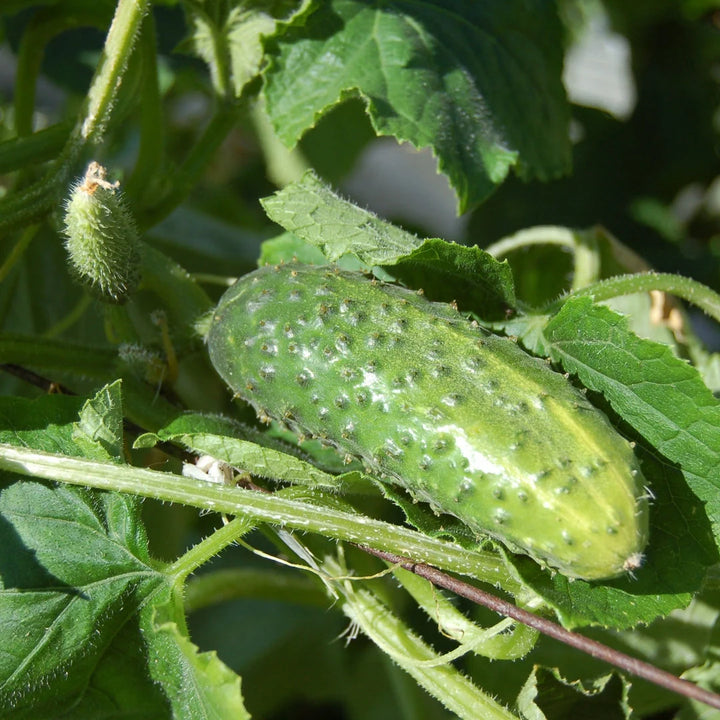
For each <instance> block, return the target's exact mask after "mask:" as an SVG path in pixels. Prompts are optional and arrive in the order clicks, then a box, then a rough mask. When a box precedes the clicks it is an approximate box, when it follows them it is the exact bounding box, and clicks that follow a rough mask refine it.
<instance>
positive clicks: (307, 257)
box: [258, 232, 326, 267]
mask: <svg viewBox="0 0 720 720" xmlns="http://www.w3.org/2000/svg"><path fill="white" fill-rule="evenodd" d="M294 260H295V261H297V262H301V263H305V264H307V265H322V264H323V263H324V262H325V260H326V259H325V256H324V255H323V254H322V251H321V250H320V249H319V248H318V247H316V246H315V245H311V244H310V243H308V242H305V240H301V239H300V238H299V237H298V236H297V235H295V234H293V233H291V232H284V233H280V235H276V236H275V237H274V238H270V239H269V240H265V242H264V243H263V244H262V247H261V249H260V258H259V260H258V265H259V266H261V267H262V266H263V265H279V264H281V263H284V262H293V261H294Z"/></svg>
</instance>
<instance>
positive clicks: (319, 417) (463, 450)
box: [208, 264, 648, 580]
mask: <svg viewBox="0 0 720 720" xmlns="http://www.w3.org/2000/svg"><path fill="white" fill-rule="evenodd" d="M208 345H209V351H210V358H211V360H212V362H213V365H214V366H215V368H216V370H217V371H218V372H219V373H220V375H221V376H222V377H223V379H224V380H225V381H226V382H227V383H228V385H229V386H230V387H231V388H232V389H233V390H234V391H235V393H236V394H237V395H239V396H240V397H242V398H244V399H245V400H247V401H248V402H250V403H251V404H252V405H253V406H254V407H255V409H256V411H257V412H258V413H259V415H260V416H261V417H262V418H273V419H276V420H280V421H282V422H285V423H287V424H288V425H289V426H290V427H292V428H293V429H295V430H296V431H297V432H299V433H302V434H304V435H309V436H317V437H320V438H323V439H326V440H327V441H329V442H330V443H332V444H333V445H334V446H335V447H336V448H338V449H339V450H340V451H342V452H345V453H347V454H350V455H354V456H357V457H359V458H361V459H362V460H363V461H364V462H365V463H366V465H368V466H369V467H370V468H371V469H372V470H373V471H374V472H376V473H378V474H379V475H380V477H382V478H383V479H384V481H385V482H390V483H394V484H398V485H401V486H403V487H405V488H407V489H408V490H409V491H410V492H411V493H412V495H413V496H414V497H415V498H417V499H419V500H422V501H426V502H429V503H431V505H432V507H433V508H435V509H436V510H439V511H442V512H443V513H449V514H450V515H454V516H455V517H457V518H459V519H460V520H462V521H463V522H464V523H465V524H466V525H467V526H469V527H470V528H472V529H473V530H475V531H476V532H478V533H486V534H489V535H492V536H493V537H495V538H498V539H500V540H501V541H503V542H504V543H505V544H506V545H507V546H508V547H509V548H510V549H512V550H514V551H518V552H524V553H527V554H528V555H530V556H532V557H533V558H535V559H536V560H538V561H539V562H541V563H544V564H545V563H546V564H547V565H549V566H551V567H554V568H557V569H559V570H560V571H561V572H562V573H564V574H565V575H568V576H570V577H576V578H585V579H588V580H594V579H602V578H609V577H613V576H616V575H620V574H622V573H623V572H625V571H628V570H633V569H635V568H637V567H638V566H639V565H640V562H641V560H642V554H641V553H642V551H643V549H644V547H645V544H646V542H647V535H648V517H647V516H648V508H647V500H646V498H645V490H644V487H643V482H644V481H643V479H642V476H641V474H640V471H639V468H638V465H637V462H636V459H635V456H634V454H633V450H632V447H631V446H630V444H629V443H628V442H627V441H626V440H625V439H623V438H622V437H621V436H620V435H619V434H618V433H617V432H616V431H615V430H614V429H613V427H612V426H611V425H610V423H609V421H608V420H607V418H606V417H605V415H604V414H603V413H602V412H601V411H600V410H598V409H596V408H595V407H594V406H592V405H591V404H590V403H589V402H588V401H587V399H586V398H585V396H584V395H583V394H582V393H581V392H579V391H578V390H577V389H576V388H575V387H574V386H573V385H572V384H571V383H570V382H569V380H568V379H567V378H565V377H563V376H562V375H560V374H558V373H556V372H554V371H553V370H552V369H550V368H549V367H548V366H547V364H546V363H545V362H543V361H541V360H538V359H536V358H533V357H531V356H529V355H528V354H527V353H525V352H524V351H523V350H522V349H520V348H519V347H518V346H517V344H516V343H514V342H512V341H511V340H509V339H507V338H502V337H499V336H496V335H493V334H489V333H486V332H484V331H482V330H481V329H480V328H479V327H477V325H476V324H474V323H470V322H469V321H468V320H466V319H465V318H463V317H462V316H461V315H460V314H459V313H458V312H457V311H456V310H454V309H453V308H451V307H450V306H448V305H442V304H438V303H433V302H430V301H428V300H426V299H425V298H424V297H422V296H421V295H419V294H418V293H415V292H412V291H410V290H406V289H404V288H400V287H397V286H394V285H389V284H384V283H380V282H377V281H375V280H373V281H370V280H368V279H367V278H366V277H365V276H363V275H361V274H359V273H348V272H342V271H339V270H336V269H332V268H327V267H312V266H305V265H299V264H289V265H282V266H277V267H264V268H261V269H260V270H257V271H255V272H253V273H251V274H249V275H246V276H245V277H243V278H241V279H240V280H239V281H238V282H237V283H236V284H235V285H233V287H231V288H230V289H229V290H228V291H227V292H226V293H225V295H224V296H223V297H222V298H221V300H220V303H219V304H218V307H217V309H216V311H215V315H214V318H213V321H212V325H211V329H210V333H209V336H208Z"/></svg>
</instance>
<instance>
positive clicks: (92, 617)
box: [0, 381, 247, 720]
mask: <svg viewBox="0 0 720 720" xmlns="http://www.w3.org/2000/svg"><path fill="white" fill-rule="evenodd" d="M81 402H82V401H81V399H79V398H74V397H73V398H68V397H66V396H62V395H48V396H44V397H42V398H39V399H38V400H35V401H29V400H21V399H17V398H0V418H1V419H2V421H5V425H6V427H11V428H12V429H1V430H0V438H2V441H3V442H7V443H11V444H13V445H18V446H21V447H27V446H30V447H33V448H36V449H43V450H47V451H51V452H60V453H62V454H66V455H78V454H82V455H85V456H87V457H89V458H91V459H93V458H97V456H98V455H99V456H101V459H104V460H108V459H109V460H115V459H116V457H117V456H116V455H115V452H119V450H120V448H121V444H120V442H121V429H122V413H121V398H120V383H119V381H118V382H116V383H113V384H112V385H109V386H107V387H105V388H103V389H102V390H101V391H100V392H98V393H97V395H96V396H95V397H94V398H92V399H90V400H88V401H87V402H86V403H85V404H84V405H83V406H82V408H81V407H80V403H81ZM78 411H79V412H80V420H79V421H77V422H75V420H76V418H77V417H78ZM78 440H79V442H78ZM58 457H60V456H58ZM0 547H2V548H3V552H2V553H0V632H3V633H4V637H5V638H6V641H5V642H4V645H3V650H2V652H0V717H6V716H8V715H7V713H10V712H12V717H13V718H18V720H21V719H22V718H28V720H41V719H43V718H48V720H50V719H51V718H52V719H54V718H57V717H61V716H62V715H63V713H65V712H67V713H68V716H72V717H73V718H78V719H80V718H87V720H96V718H98V717H109V716H112V717H128V718H132V717H157V718H165V717H170V708H172V712H173V717H192V718H208V717H230V716H231V717H239V718H243V717H247V714H246V713H245V710H244V708H243V705H242V699H241V697H240V691H239V682H240V681H239V678H238V677H237V676H236V675H235V674H234V673H232V672H231V671H230V670H228V669H227V668H224V666H221V663H220V661H219V660H217V659H216V658H212V657H210V656H203V655H198V654H197V653H195V652H194V651H192V652H191V646H190V643H189V641H188V640H187V638H186V637H183V636H182V634H181V631H180V630H178V629H176V630H175V631H174V632H173V633H171V635H170V637H169V638H168V633H167V627H166V626H167V624H168V623H170V622H171V617H170V615H169V614H168V613H167V612H166V614H165V616H164V618H165V619H164V620H163V623H164V625H163V626H162V627H156V625H155V624H154V623H155V620H154V617H155V615H154V614H155V611H156V608H157V606H158V605H167V604H168V603H170V602H171V601H172V605H173V607H174V608H175V615H174V616H173V617H172V622H174V623H175V625H176V626H177V628H182V629H183V631H184V628H185V621H184V615H183V612H182V598H181V594H180V593H179V589H178V588H177V586H176V583H175V578H174V577H172V576H169V575H166V574H165V573H163V572H162V571H161V570H160V569H159V568H158V567H157V566H156V565H155V563H153V561H152V560H151V559H150V557H149V555H148V550H147V538H146V535H145V530H144V527H143V525H142V523H141V520H140V501H139V500H138V499H137V498H133V497H131V496H128V495H122V494H118V493H111V492H103V491H92V490H87V489H84V488H75V487H68V486H64V485H61V486H58V487H48V486H47V485H45V484H44V483H40V482H35V481H31V480H24V479H20V480H19V479H18V477H17V476H16V475H13V474H11V473H2V474H0ZM20 627H22V628H23V631H22V632H18V628H20ZM168 663H170V664H171V665H172V666H171V667H170V666H169V665H168ZM178 687H179V688H180V690H178ZM188 708H192V713H190V711H189V710H188Z"/></svg>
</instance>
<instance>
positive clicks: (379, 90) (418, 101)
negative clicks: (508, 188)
mask: <svg viewBox="0 0 720 720" xmlns="http://www.w3.org/2000/svg"><path fill="white" fill-rule="evenodd" d="M277 42H278V45H277V47H273V48H269V52H271V53H272V54H273V55H274V58H273V62H272V63H271V65H270V67H269V69H268V70H267V71H266V73H265V80H266V84H265V97H266V100H267V109H268V113H269V115H270V117H271V119H272V121H273V123H274V125H275V127H276V130H277V132H278V135H279V136H280V138H281V139H282V140H283V141H284V142H285V143H286V144H287V145H288V146H292V145H294V144H295V143H296V142H297V141H298V139H299V138H300V137H301V136H302V134H303V133H304V132H305V131H306V130H307V129H309V128H311V127H313V126H314V125H315V123H316V122H317V120H318V118H319V117H320V116H321V115H323V114H324V113H325V112H327V111H328V110H329V109H330V108H332V107H333V106H334V105H336V104H337V103H339V102H341V101H342V100H344V99H345V98H348V97H353V96H359V97H360V98H361V99H362V100H363V101H364V102H365V104H366V107H367V112H368V114H369V116H370V120H371V122H372V125H373V127H374V129H375V132H376V133H377V134H378V135H393V136H395V137H396V138H397V139H398V140H400V141H409V142H411V143H412V144H413V145H414V146H415V147H418V148H422V147H430V148H432V150H433V152H434V153H435V155H436V156H437V157H438V160H439V168H440V171H441V172H443V173H445V174H447V175H448V177H449V178H450V181H451V184H452V185H453V187H454V188H455V190H456V193H457V195H458V198H459V207H460V211H461V212H464V211H465V210H467V209H469V208H471V207H472V206H474V205H476V204H477V203H479V202H480V201H482V200H483V199H484V198H485V197H487V196H488V195H489V194H490V193H491V192H492V191H493V189H494V187H495V185H496V184H498V183H500V182H502V181H503V179H504V178H505V177H506V175H507V174H508V171H509V169H510V168H511V167H516V168H517V169H518V170H519V172H520V173H521V174H522V175H523V176H526V177H531V176H534V177H538V178H541V179H549V178H552V177H555V176H557V175H559V174H561V173H565V172H567V171H568V169H569V166H570V145H569V139H568V121H569V112H568V107H567V103H566V100H565V93H564V90H563V87H562V83H561V72H562V47H563V42H562V33H561V29H560V24H559V22H558V19H557V16H556V12H555V7H554V4H552V3H546V2H542V1H538V0H534V1H532V2H521V0H491V1H490V2H483V3H478V2H472V1H471V0H452V1H450V2H447V1H443V2H440V1H439V0H434V1H432V2H419V1H418V0H394V1H391V2H382V3H381V2H377V1H375V2H361V1H360V0H332V1H329V2H326V3H324V4H323V5H322V6H321V7H320V8H319V9H318V10H316V11H315V12H314V13H312V14H311V15H310V16H309V18H308V19H307V21H306V23H305V24H304V25H299V24H298V25H295V26H293V27H291V28H290V29H289V31H288V32H287V33H285V34H284V35H281V36H279V37H278V39H277Z"/></svg>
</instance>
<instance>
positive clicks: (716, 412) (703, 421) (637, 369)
mask: <svg viewBox="0 0 720 720" xmlns="http://www.w3.org/2000/svg"><path fill="white" fill-rule="evenodd" d="M544 335H545V338H546V340H547V344H548V350H549V352H550V356H551V357H552V359H553V360H555V361H557V362H560V363H561V364H562V366H563V367H564V368H565V369H566V370H568V371H569V372H572V373H575V374H577V375H578V377H579V378H580V380H582V382H583V384H584V385H585V386H586V387H588V388H590V389H592V390H597V391H599V392H602V393H603V395H604V396H605V398H606V399H607V401H608V402H609V403H610V405H611V406H612V407H613V409H614V410H615V412H617V413H618V414H619V415H620V416H621V417H622V418H623V419H624V420H625V421H627V422H628V423H629V424H630V425H632V427H633V428H634V429H635V430H636V431H637V432H638V433H639V434H640V435H641V436H642V437H643V438H645V440H647V441H648V442H649V443H650V444H651V445H652V446H653V447H655V448H657V450H658V451H659V452H661V453H662V454H663V456H664V457H665V458H667V460H668V461H669V462H671V463H675V464H677V465H678V466H679V467H680V468H681V469H682V471H683V474H684V475H685V478H686V479H687V482H688V484H689V485H690V487H691V488H692V490H693V491H694V492H695V494H696V495H697V496H698V497H699V498H700V499H701V500H703V501H704V502H705V503H706V508H705V511H706V513H707V515H708V517H710V519H711V521H712V524H713V532H714V534H715V537H716V539H718V542H720V493H719V492H718V489H719V488H720V401H718V400H717V399H716V398H715V397H713V395H712V393H711V392H710V390H708V388H707V387H706V386H705V385H704V384H703V382H702V379H701V378H700V375H699V374H698V372H697V370H695V368H693V367H692V366H691V365H689V364H688V363H687V362H685V361H683V360H680V359H679V358H677V357H675V356H674V355H673V354H672V352H671V350H670V348H668V347H667V346H665V345H661V344H659V343H655V342H652V341H650V340H643V339H640V338H638V337H637V336H636V335H634V334H633V333H631V332H630V331H629V330H628V329H627V323H626V321H625V319H624V318H623V317H622V316H620V315H617V314H616V313H614V312H612V311H611V310H609V309H607V308H605V307H602V306H598V305H594V304H593V303H592V301H591V300H590V299H588V298H577V299H575V300H569V301H568V302H567V303H565V305H563V307H562V309H561V310H560V312H559V313H558V314H557V315H556V316H555V317H553V318H552V319H551V321H550V322H549V323H548V325H547V327H546V328H545V333H544Z"/></svg>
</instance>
